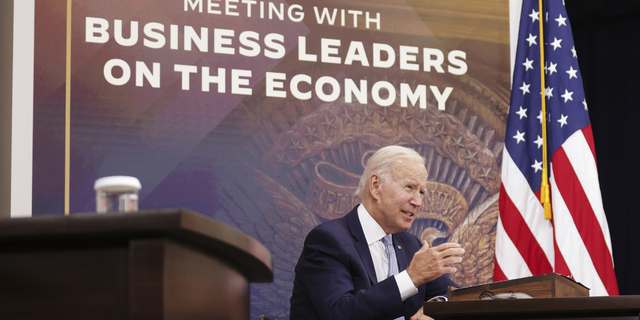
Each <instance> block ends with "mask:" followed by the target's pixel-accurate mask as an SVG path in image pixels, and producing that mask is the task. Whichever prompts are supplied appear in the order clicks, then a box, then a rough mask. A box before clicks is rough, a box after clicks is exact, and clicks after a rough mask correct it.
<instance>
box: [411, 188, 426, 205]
mask: <svg viewBox="0 0 640 320" xmlns="http://www.w3.org/2000/svg"><path fill="white" fill-rule="evenodd" d="M422 197H423V195H422V193H420V192H419V191H418V192H414V193H413V197H411V201H410V203H411V204H412V205H414V206H416V207H417V208H420V206H421V205H422Z"/></svg>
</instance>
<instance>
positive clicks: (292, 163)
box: [243, 75, 509, 319]
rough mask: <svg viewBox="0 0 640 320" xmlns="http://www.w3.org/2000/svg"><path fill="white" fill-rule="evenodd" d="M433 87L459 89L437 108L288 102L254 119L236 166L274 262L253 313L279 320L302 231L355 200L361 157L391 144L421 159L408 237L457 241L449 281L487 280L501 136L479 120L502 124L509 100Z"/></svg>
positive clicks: (482, 89) (488, 92)
mask: <svg viewBox="0 0 640 320" xmlns="http://www.w3.org/2000/svg"><path fill="white" fill-rule="evenodd" d="M374 80H375V79H374ZM440 81H441V83H445V84H446V83H448V84H449V85H455V86H457V88H459V89H458V92H455V91H454V93H453V94H452V95H451V97H450V98H449V101H448V105H447V106H446V108H445V110H438V109H437V102H436V100H435V99H434V98H433V97H431V98H430V99H429V101H428V105H427V108H426V109H420V108H419V107H417V106H409V107H401V106H399V104H398V103H396V104H394V105H392V106H389V107H380V106H378V105H375V104H373V103H369V104H360V103H346V102H345V101H344V99H342V98H340V99H338V100H337V101H335V102H331V103H325V102H318V101H314V100H307V101H300V100H295V99H287V100H286V102H285V103H284V106H282V105H280V106H279V107H275V106H274V107H272V108H269V107H266V108H264V109H262V110H263V111H262V112H263V113H264V114H261V115H256V118H255V119H260V120H259V121H261V127H262V130H260V131H258V132H256V133H255V134H254V136H253V139H254V141H255V143H253V144H252V145H251V146H250V147H249V153H250V154H251V155H252V156H253V158H254V159H252V160H255V161H243V165H245V166H246V167H247V170H246V171H247V172H248V178H249V180H250V183H251V184H254V185H255V186H256V187H257V188H259V189H260V190H262V192H263V193H264V195H266V196H265V197H258V198H259V199H258V200H256V201H257V203H256V207H258V208H260V210H261V211H262V215H263V216H264V219H263V220H264V221H265V223H266V224H268V229H269V236H267V237H260V238H259V240H260V241H263V242H264V243H265V245H266V246H267V247H268V248H269V249H270V250H271V252H272V254H273V256H274V273H275V280H274V283H272V284H254V285H253V286H252V300H251V303H252V309H253V308H256V309H259V310H261V312H264V313H267V314H269V315H270V316H272V317H274V318H279V319H283V318H288V313H289V298H290V296H291V290H292V289H293V277H294V270H293V269H294V267H295V264H296V262H297V259H298V257H299V255H300V252H301V250H302V245H303V241H304V238H305V236H306V234H307V233H308V232H309V231H310V230H311V229H312V228H313V227H315V226H316V225H317V224H319V223H321V222H323V221H327V220H330V219H335V218H338V217H341V216H343V215H345V214H346V213H348V212H349V211H350V210H351V209H352V208H353V207H354V206H355V205H357V204H359V203H360V199H359V197H357V196H355V195H354V193H355V190H356V188H357V185H358V181H359V179H360V175H361V174H362V171H363V168H364V165H365V164H366V161H367V160H368V157H369V156H371V155H372V153H373V152H375V150H377V149H378V148H380V147H383V146H386V145H391V144H397V145H404V146H407V147H411V148H414V149H415V150H416V151H418V152H419V153H420V154H421V155H422V156H423V157H424V158H425V159H426V160H427V163H426V166H427V169H428V172H429V179H428V185H427V187H428V191H427V196H426V197H425V199H424V202H423V205H422V208H421V210H420V212H419V213H418V215H417V218H416V220H415V222H414V223H413V225H412V227H411V229H410V232H411V233H412V234H414V235H415V236H416V237H418V238H420V239H423V240H426V241H427V242H428V243H429V244H430V245H437V244H440V243H443V242H458V243H460V244H461V245H462V246H463V247H464V248H465V249H466V253H465V257H464V261H463V263H461V264H460V265H458V266H457V268H458V271H457V272H456V273H455V274H452V275H451V278H452V280H453V281H454V282H456V283H457V284H458V285H460V286H470V285H476V284H482V283H487V282H490V281H491V280H492V277H493V259H494V248H495V232H496V230H495V227H496V221H497V217H498V193H499V188H500V160H501V157H502V146H503V143H502V142H501V141H502V140H503V135H504V133H503V132H500V130H502V131H504V122H501V123H502V129H500V126H493V125H491V123H490V122H491V121H484V120H483V119H486V118H488V117H484V118H483V117H481V116H479V113H482V112H485V113H486V112H490V113H491V117H493V118H494V119H500V120H504V119H506V118H505V117H506V110H507V108H508V96H509V95H508V92H505V91H504V90H503V91H501V89H500V86H497V85H496V86H495V87H493V88H490V87H487V86H486V85H484V84H482V83H480V82H479V81H478V80H476V79H474V78H472V77H470V76H466V75H465V76H463V77H461V78H457V79H452V78H448V77H447V76H446V75H443V76H442V79H440ZM453 82H455V83H453ZM396 101H399V99H396ZM256 163H260V165H256Z"/></svg>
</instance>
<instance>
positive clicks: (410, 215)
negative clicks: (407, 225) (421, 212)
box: [402, 211, 413, 218]
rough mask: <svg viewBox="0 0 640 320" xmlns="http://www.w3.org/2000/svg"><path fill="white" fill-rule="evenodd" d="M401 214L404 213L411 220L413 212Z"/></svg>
mask: <svg viewBox="0 0 640 320" xmlns="http://www.w3.org/2000/svg"><path fill="white" fill-rule="evenodd" d="M402 213H404V214H405V215H406V216H408V217H410V218H413V212H409V211H402Z"/></svg>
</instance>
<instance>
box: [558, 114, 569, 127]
mask: <svg viewBox="0 0 640 320" xmlns="http://www.w3.org/2000/svg"><path fill="white" fill-rule="evenodd" d="M567 118H569V116H565V115H564V114H561V115H560V119H558V122H559V123H560V128H562V127H564V126H565V125H567Z"/></svg>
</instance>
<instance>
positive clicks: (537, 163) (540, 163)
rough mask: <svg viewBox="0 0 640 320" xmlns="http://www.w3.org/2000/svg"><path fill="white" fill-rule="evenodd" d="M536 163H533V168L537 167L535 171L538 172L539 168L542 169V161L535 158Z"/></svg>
mask: <svg viewBox="0 0 640 320" xmlns="http://www.w3.org/2000/svg"><path fill="white" fill-rule="evenodd" d="M533 161H534V163H533V164H532V165H531V168H534V169H536V171H535V172H538V170H540V171H542V161H540V162H538V160H535V159H534V160H533Z"/></svg>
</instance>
